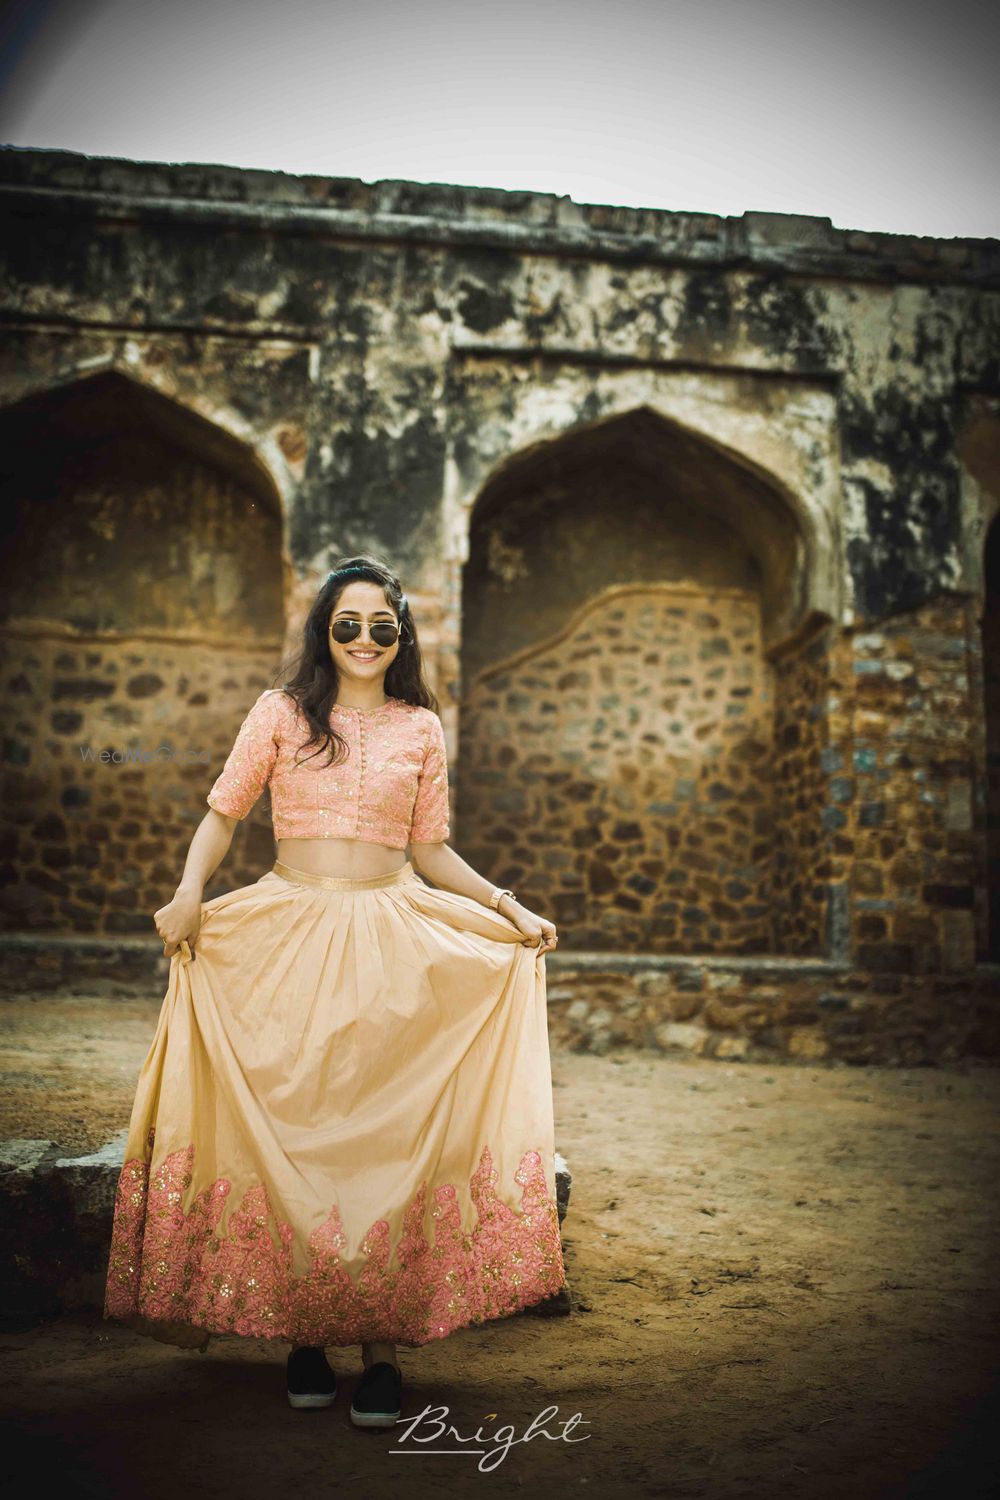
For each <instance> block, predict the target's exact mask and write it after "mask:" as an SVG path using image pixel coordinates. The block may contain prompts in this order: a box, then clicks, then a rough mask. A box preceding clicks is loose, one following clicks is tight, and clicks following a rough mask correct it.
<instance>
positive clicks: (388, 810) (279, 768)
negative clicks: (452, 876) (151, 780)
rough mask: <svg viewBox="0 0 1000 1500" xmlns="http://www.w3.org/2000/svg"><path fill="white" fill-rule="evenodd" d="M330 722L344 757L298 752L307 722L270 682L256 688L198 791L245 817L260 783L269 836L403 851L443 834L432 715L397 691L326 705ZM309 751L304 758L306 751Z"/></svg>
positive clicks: (438, 727)
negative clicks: (363, 703)
mask: <svg viewBox="0 0 1000 1500" xmlns="http://www.w3.org/2000/svg"><path fill="white" fill-rule="evenodd" d="M331 723H332V725H333V727H334V728H335V729H336V730H337V733H338V734H340V735H342V736H343V737H344V738H345V739H346V740H347V742H348V746H349V752H350V753H349V755H348V757H347V759H346V760H344V761H342V762H341V763H340V764H339V765H327V764H326V762H327V761H328V760H329V754H328V752H327V751H325V750H324V751H321V752H320V754H318V755H313V753H312V752H313V751H314V750H315V749H316V747H315V746H311V747H309V748H308V749H306V750H303V751H302V752H301V754H300V753H299V746H301V745H303V744H304V743H305V740H306V738H307V736H308V732H309V730H308V724H307V722H306V720H305V718H304V717H303V716H302V714H301V713H300V711H299V709H298V707H297V705H296V704H294V703H293V702H292V701H291V699H290V698H289V697H288V695H287V694H286V693H284V692H282V691H281V689H279V688H269V689H268V690H267V691H266V692H263V693H261V695H260V697H259V698H258V699H257V701H256V703H255V704H254V705H253V707H252V708H251V709H250V712H249V713H248V714H247V716H246V718H245V719H244V720H243V723H242V724H241V725H240V729H239V732H238V734H237V736H236V740H235V742H234V744H233V747H232V750H231V751H230V752H229V756H228V758H227V760H226V763H225V765H224V767H223V769H222V771H221V773H220V774H219V776H218V778H217V779H216V781H215V784H214V785H213V787H212V789H211V791H210V792H209V793H208V797H207V798H206V800H207V802H208V805H209V807H214V808H215V809H216V810H217V811H218V812H221V813H225V814H227V815H228V816H229V817H232V818H245V817H246V816H247V814H248V813H249V812H250V810H251V808H252V807H253V806H254V805H255V803H256V802H257V800H258V798H259V797H260V795H261V793H262V792H263V790H264V787H265V786H266V785H270V788H271V818H272V823H273V826H274V836H275V838H276V839H285V838H300V839H312V838H351V839H359V840H361V841H362V842H364V843H371V844H386V845H388V846H389V847H390V848H392V849H405V848H406V846H407V844H408V843H437V842H440V841H442V840H444V839H447V837H448V834H449V807H448V756H447V749H446V746H445V738H444V729H443V727H442V724H441V720H440V719H439V718H438V716H437V714H436V713H433V712H432V711H431V710H430V709H429V708H423V707H421V706H420V705H418V704H413V703H406V702H404V700H403V699H401V698H389V699H388V700H387V702H386V703H385V704H383V706H382V707H381V708H378V709H373V710H371V711H362V710H360V709H354V708H342V707H341V706H340V705H335V706H334V708H333V710H332V712H331ZM309 756H311V757H312V758H311V759H307V758H306V757H309Z"/></svg>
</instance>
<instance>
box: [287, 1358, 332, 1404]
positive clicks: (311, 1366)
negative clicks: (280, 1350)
mask: <svg viewBox="0 0 1000 1500" xmlns="http://www.w3.org/2000/svg"><path fill="white" fill-rule="evenodd" d="M285 1379H286V1382H287V1385H288V1404H289V1406H294V1407H297V1408H298V1409H300V1410H310V1409H311V1408H313V1407H317V1406H332V1405H333V1403H334V1399H335V1397H336V1395H337V1377H336V1375H335V1374H334V1373H333V1371H332V1370H331V1369H330V1366H329V1365H328V1364H327V1362H326V1355H325V1354H324V1353H323V1350H322V1349H314V1348H312V1347H309V1346H307V1347H303V1348H301V1349H293V1350H292V1352H291V1354H290V1355H289V1356H288V1363H287V1365H286V1367H285Z"/></svg>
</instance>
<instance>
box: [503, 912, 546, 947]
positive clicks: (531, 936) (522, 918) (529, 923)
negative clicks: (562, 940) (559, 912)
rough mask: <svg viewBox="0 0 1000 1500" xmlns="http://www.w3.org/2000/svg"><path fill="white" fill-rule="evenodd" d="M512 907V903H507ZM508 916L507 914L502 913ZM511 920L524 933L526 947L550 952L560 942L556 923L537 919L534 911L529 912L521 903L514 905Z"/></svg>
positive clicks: (540, 918) (541, 918) (543, 918)
mask: <svg viewBox="0 0 1000 1500" xmlns="http://www.w3.org/2000/svg"><path fill="white" fill-rule="evenodd" d="M506 904H507V905H511V903H509V902H508V903H506ZM502 915H505V916H506V915H507V913H502ZM509 915H510V920H511V921H512V922H513V923H514V926H515V927H516V928H517V930H518V931H519V932H523V933H524V947H525V948H537V949H538V951H539V952H540V953H547V952H550V951H551V950H552V949H553V948H555V946H556V944H557V943H558V941H559V937H558V935H557V933H556V927H555V923H554V922H550V921H548V920H547V918H545V917H536V915H535V913H534V912H533V911H529V910H528V908H527V907H526V906H522V905H521V904H520V902H517V903H513V910H512V911H511V912H510V914H509Z"/></svg>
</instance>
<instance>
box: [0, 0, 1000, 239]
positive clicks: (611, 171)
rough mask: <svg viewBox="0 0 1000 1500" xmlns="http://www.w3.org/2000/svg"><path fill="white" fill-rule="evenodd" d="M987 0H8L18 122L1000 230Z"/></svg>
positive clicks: (137, 140)
mask: <svg viewBox="0 0 1000 1500" xmlns="http://www.w3.org/2000/svg"><path fill="white" fill-rule="evenodd" d="M996 16H997V7H996V4H995V3H989V4H987V3H986V0H955V3H954V4H953V5H951V6H950V7H948V6H946V5H944V4H941V3H933V4H932V3H929V0H917V3H912V0H490V3H484V0H465V3H458V0H349V3H345V0H155V3H154V0H54V3H53V0H6V4H5V6H4V9H3V19H2V20H0V48H2V50H0V141H2V142H4V143H7V144H11V145H19V146H44V147H56V148H62V149H66V150H72V151H83V152H86V153H88V154H89V155H94V156H125V157H131V158H134V159H137V160H144V161H175V162H180V161H198V162H225V163H230V164H233V165H236V166H244V167H269V168H280V169H283V170H285V171H290V172H310V173H320V174H323V175H328V176H334V177H360V178H363V179H364V180H365V181H368V182H372V181H376V180H378V179H379V178H409V179H412V180H415V181H419V182H452V183H462V184H470V185H484V186H494V187H503V188H514V189H517V188H521V189H532V190H535V191H538V192H547V193H559V194H567V195H569V196H570V197H572V198H574V199H575V200H576V201H577V202H579V203H624V204H632V205H639V206H646V207H652V208H669V209H675V210H681V211H684V210H688V211H701V212H708V213H717V214H740V213H742V212H743V211H744V210H746V209H770V210H775V211H779V212H784V213H805V214H821V215H825V216H828V217H829V218H831V219H832V220H833V223H834V225H836V226H838V227H840V228H845V229H846V228H857V229H875V230H885V231H889V232H896V233H902V234H927V235H937V236H942V237H944V238H950V237H952V236H955V235H958V236H974V237H986V236H988V237H1000V191H998V189H1000V168H998V161H1000V103H998V101H1000V86H998V81H997V45H996V42H997V31H998V25H997V20H996Z"/></svg>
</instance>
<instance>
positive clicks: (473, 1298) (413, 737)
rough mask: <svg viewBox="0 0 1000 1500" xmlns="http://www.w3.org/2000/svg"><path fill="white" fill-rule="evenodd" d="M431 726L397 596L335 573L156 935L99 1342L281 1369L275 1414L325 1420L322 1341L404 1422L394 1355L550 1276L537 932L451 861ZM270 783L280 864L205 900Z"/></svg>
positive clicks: (382, 1421)
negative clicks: (152, 1007) (261, 1358)
mask: <svg viewBox="0 0 1000 1500" xmlns="http://www.w3.org/2000/svg"><path fill="white" fill-rule="evenodd" d="M433 705H434V699H433V695H432V694H431V693H430V691H429V689H428V688H427V686H426V684H425V682H424V679H423V671H422V664H421V657H420V649H419V646H418V642H417V633H416V628H415V625H414V621H413V617H412V614H411V612H410V609H409V606H408V604H407V602H406V599H405V596H404V595H403V594H402V592H401V590H400V585H399V581H398V579H397V578H396V576H395V574H393V573H392V572H391V571H390V570H389V569H388V567H386V566H385V564H383V563H381V562H379V561H378V560H377V559H375V558H371V557H367V556H361V557H356V558H349V559H345V560H344V561H343V562H342V563H340V564H339V565H338V566H337V567H336V568H335V569H334V571H333V572H332V573H330V574H329V576H328V577H327V579H326V581H325V583H324V585H323V587H322V588H321V589H320V591H319V594H318V596H317V598H316V600H315V603H314V604H313V607H312V609H311V611H310V613H309V617H308V619H307V620H306V623H305V628H304V640H303V646H302V651H301V653H300V655H299V658H298V662H297V667H296V670H295V671H294V673H293V675H292V677H291V679H290V681H288V682H287V683H285V685H284V687H283V688H274V689H268V690H267V691H265V692H263V693H261V695H260V697H259V698H258V699H257V701H256V703H254V705H253V707H252V708H251V709H250V712H249V714H248V715H247V717H246V719H245V720H244V722H243V724H242V726H241V728H240V731H239V734H238V735H237V738H236V742H235V744H234V745H233V748H232V751H231V752H230V755H229V757H228V759H227V761H226V764H225V767H224V768H223V770H222V773H221V775H220V776H219V777H218V779H217V780H216V782H215V784H214V786H213V787H212V789H211V791H210V792H209V794H208V799H207V800H208V804H209V808H210V811H209V812H208V813H207V814H206V816H205V818H204V819H203V821H202V823H201V824H200V826H199V827H198V829H197V830H196V832H195V835H194V838H193V839H192V841H191V847H190V850H189V852H188V856H187V861H186V863H185V866H184V873H183V875H182V878H181V882H180V884H179V886H178V888H177V891H176V893H175V895H174V897H173V899H172V900H171V901H169V902H168V903H167V904H166V906H163V907H161V908H160V910H159V911H157V912H156V913H155V916H154V922H155V924H156V929H157V932H158V933H159V935H160V937H161V938H162V939H163V943H164V950H163V951H164V953H165V954H167V955H169V956H170V959H171V964H170V977H169V982H168V988H167V993H166V996H165V998H164V1002H163V1006H162V1009H161V1012H160V1018H159V1023H158V1026H157V1030H156V1033H155V1035H154V1038H153V1041H152V1044H151V1046H150V1049H149V1053H148V1055H147V1057H146V1061H145V1063H144V1064H143V1068H142V1071H141V1073H140V1075H139V1081H138V1087H137V1092H136V1097H135V1103H134V1105H133V1108H132V1117H131V1122H130V1126H129V1134H128V1141H127V1144H126V1149H125V1164H124V1166H123V1169H122V1172H121V1176H120V1179H119V1183H118V1192H117V1196H116V1201H115V1212H114V1224H113V1232H112V1247H111V1256H110V1262H109V1267H108V1281H107V1296H106V1301H105V1308H104V1315H105V1317H112V1318H116V1319H118V1320H120V1321H122V1322H126V1323H128V1324H129V1325H130V1326H132V1327H135V1328H138V1329H140V1330H141V1331H142V1332H144V1333H148V1334H151V1335H152V1336H153V1337H156V1338H160V1339H165V1340H166V1341H167V1342H171V1343H175V1344H179V1345H181V1346H185V1347H191V1346H196V1347H199V1348H202V1349H204V1348H205V1347H207V1345H208V1342H209V1340H210V1337H211V1334H212V1333H237V1334H242V1335H245V1336H247V1337H264V1338H276V1339H282V1340H284V1341H287V1342H290V1343H292V1345H293V1348H292V1351H291V1353H290V1354H289V1356H288V1361H287V1370H286V1373H287V1388H288V1399H289V1401H290V1402H291V1404H292V1405H293V1406H295V1407H300V1408H301V1407H315V1406H328V1405H329V1404H330V1403H331V1402H332V1401H333V1399H334V1395H335V1392H336V1378H335V1376H334V1373H333V1371H332V1370H331V1369H330V1367H329V1365H328V1364H327V1362H326V1357H325V1355H324V1352H323V1349H324V1346H325V1345H330V1344H332V1345H344V1344H351V1343H360V1345H361V1352H362V1363H363V1365H364V1373H363V1375H362V1377H361V1380H360V1382H359V1384H358V1386H357V1388H356V1390H355V1393H354V1398H353V1402H352V1406H351V1419H352V1421H353V1422H354V1423H355V1424H356V1425H358V1426H389V1425H391V1424H392V1423H393V1422H394V1421H395V1420H396V1418H397V1417H398V1416H399V1411H400V1392H401V1380H402V1377H401V1373H400V1370H399V1364H398V1360H397V1355H396V1345H397V1344H403V1345H404V1346H408V1347H417V1346H419V1345H421V1344H425V1343H428V1342H429V1341H430V1340H431V1339H435V1338H442V1337H445V1336H446V1335H448V1334H449V1333H452V1332H454V1331H455V1330H456V1329H458V1328H462V1327H465V1326H467V1325H469V1324H473V1323H478V1322H482V1321H484V1320H485V1319H487V1318H492V1317H502V1316H506V1315H508V1314H510V1313H514V1312H517V1311H519V1310H520V1309H521V1308H524V1307H527V1306H530V1305H531V1304H532V1303H535V1302H539V1301H541V1300H542V1299H543V1298H544V1297H546V1296H548V1295H550V1294H552V1293H554V1292H556V1291H558V1290H559V1288H560V1287H561V1286H562V1284H563V1280H564V1272H563V1264H562V1255H561V1246H560V1240H559V1226H558V1217H557V1213H556V1205H555V1176H554V1171H555V1168H554V1143H553V1117H552V1090H551V1083H552V1079H551V1072H550V1061H549V1048H548V1031H547V1025H546V1010H545V963H544V955H545V953H546V952H548V951H551V950H552V949H554V948H555V946H556V942H557V938H556V930H555V927H554V925H553V924H552V923H551V922H549V921H547V920H546V919H544V918H542V917H539V916H536V915H535V914H534V913H532V912H530V911H528V910H527V909H526V908H525V907H523V906H521V905H520V904H519V903H518V901H517V900H516V898H515V896H514V893H513V892H511V891H506V890H504V891H501V890H498V889H497V888H496V887H494V886H493V885H492V884H491V883H490V882H489V881H488V880H486V879H484V878H483V876H481V875H478V874H477V873H476V872H475V871H474V870H473V869H472V868H471V867H470V866H469V865H468V864H466V863H465V861H464V860H462V859H461V858H460V857H459V856H458V855H457V854H456V853H455V852H454V850H452V849H450V848H449V847H448V844H447V842H446V840H447V838H448V834H449V821H448V814H449V804H448V768H447V761H446V754H445V743H444V735H443V731H442V727H441V721H440V719H439V718H438V715H437V713H436V711H435V709H434V707H433ZM310 747H313V748H310ZM266 784H270V788H271V805H272V818H273V823H274V832H275V838H276V840H277V854H278V858H277V861H276V863H275V864H274V866H273V868H272V869H271V870H269V871H268V872H267V873H266V874H265V875H263V876H261V878H260V879H259V880H258V881H256V882H255V883H254V884H252V885H247V886H242V887H240V888H239V889H237V890H233V891H229V892H227V893H226V894H224V895H221V896H217V897H215V899H214V900H211V901H203V900H202V893H203V890H204V887H205V883H206V882H207V881H208V880H209V879H210V878H211V876H212V874H213V873H214V871H215V870H216V869H217V868H218V866H219V864H220V863H221V862H222V860H223V859H224V858H225V855H226V853H227V851H228V849H229V846H230V843H231V840H232V836H233V831H234V829H235V826H236V823H237V821H239V820H240V819H241V818H244V817H246V815H247V813H249V811H250V810H251V808H252V807H253V806H254V804H255V803H256V801H257V799H258V797H259V796H260V794H261V792H262V791H263V789H264V786H265V785H266ZM407 847H409V850H410V854H411V859H407V857H406V849H407ZM417 871H419V872H420V874H418V873H417ZM421 875H425V876H427V877H428V878H429V879H430V880H431V881H432V882H433V885H428V884H427V883H426V882H425V880H423V879H422V878H421Z"/></svg>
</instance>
